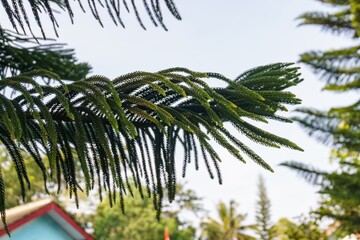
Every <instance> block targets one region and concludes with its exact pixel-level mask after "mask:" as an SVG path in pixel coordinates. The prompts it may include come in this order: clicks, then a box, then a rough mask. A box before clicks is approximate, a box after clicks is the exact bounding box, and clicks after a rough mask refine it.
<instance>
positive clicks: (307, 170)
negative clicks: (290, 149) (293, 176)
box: [280, 161, 328, 185]
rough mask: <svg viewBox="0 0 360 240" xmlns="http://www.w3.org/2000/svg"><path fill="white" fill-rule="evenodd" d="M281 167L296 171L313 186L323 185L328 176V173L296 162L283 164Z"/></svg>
mask: <svg viewBox="0 0 360 240" xmlns="http://www.w3.org/2000/svg"><path fill="white" fill-rule="evenodd" d="M280 166H285V167H287V168H290V169H291V170H293V171H296V172H297V173H298V174H299V175H300V176H301V177H303V178H304V179H305V180H306V181H307V182H309V183H310V184H313V185H323V184H324V181H325V180H326V177H327V175H328V173H326V172H324V171H320V170H318V169H315V168H313V167H311V166H308V165H306V164H303V163H299V162H294V161H288V162H283V163H281V164H280Z"/></svg>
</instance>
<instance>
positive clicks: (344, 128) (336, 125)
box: [293, 102, 360, 151]
mask: <svg viewBox="0 0 360 240" xmlns="http://www.w3.org/2000/svg"><path fill="white" fill-rule="evenodd" d="M358 106H359V102H358V103H356V104H354V105H351V106H349V107H343V108H334V109H331V110H330V111H329V112H321V111H317V110H313V109H306V108H303V109H297V112H299V113H302V114H305V116H298V117H294V118H293V120H294V121H296V122H298V123H299V124H300V125H301V126H302V127H303V128H304V129H305V130H306V131H307V132H308V134H309V135H310V136H312V137H315V138H316V139H317V140H318V141H320V142H321V143H323V144H326V145H331V146H333V147H334V148H343V147H345V148H348V149H350V150H355V151H356V149H359V147H360V140H359V139H360V128H359V126H360V115H359V111H358Z"/></svg>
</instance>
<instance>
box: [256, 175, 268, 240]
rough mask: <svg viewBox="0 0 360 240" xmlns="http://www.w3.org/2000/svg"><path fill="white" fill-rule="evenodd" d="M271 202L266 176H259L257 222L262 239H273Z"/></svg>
mask: <svg viewBox="0 0 360 240" xmlns="http://www.w3.org/2000/svg"><path fill="white" fill-rule="evenodd" d="M270 210H271V202H270V199H269V197H268V195H267V192H266V186H265V183H264V178H263V177H262V176H259V182H258V200H257V202H256V216H255V217H256V223H257V232H258V234H259V237H260V239H262V240H270V239H272V231H271V211H270Z"/></svg>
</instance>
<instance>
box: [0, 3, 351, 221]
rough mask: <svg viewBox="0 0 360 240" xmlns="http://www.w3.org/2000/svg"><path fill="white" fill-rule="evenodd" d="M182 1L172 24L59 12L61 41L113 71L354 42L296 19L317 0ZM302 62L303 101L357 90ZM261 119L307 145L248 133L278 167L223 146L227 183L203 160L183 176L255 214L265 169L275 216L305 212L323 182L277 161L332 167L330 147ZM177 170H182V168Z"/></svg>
mask: <svg viewBox="0 0 360 240" xmlns="http://www.w3.org/2000/svg"><path fill="white" fill-rule="evenodd" d="M139 2H140V1H139ZM176 2H177V6H178V8H179V10H180V13H181V15H182V18H183V20H182V21H180V22H179V21H176V20H174V19H173V18H172V17H170V16H167V17H166V18H167V19H166V21H165V22H167V26H168V28H169V31H168V32H165V31H163V30H162V29H160V28H155V27H153V26H152V24H151V22H150V21H147V17H146V15H144V19H145V23H146V26H147V28H148V30H147V31H143V30H142V29H141V28H140V26H139V25H138V24H137V22H136V20H135V17H134V16H133V15H127V16H126V17H124V18H125V23H126V27H127V28H126V29H125V30H124V29H122V28H120V27H115V26H114V25H113V24H112V22H111V21H109V17H108V16H107V14H106V11H104V12H103V21H104V22H105V28H101V27H100V26H99V25H98V24H97V22H96V21H95V20H94V19H93V18H92V17H91V16H90V12H89V14H87V15H85V14H82V13H81V12H79V11H78V12H77V13H78V14H75V25H71V24H70V20H69V18H68V16H67V14H63V15H62V16H59V17H58V21H59V24H60V26H61V27H60V30H59V34H60V38H59V42H64V43H68V44H69V47H71V48H75V50H76V53H77V56H78V58H79V59H80V60H81V61H86V62H89V63H90V64H91V65H92V66H93V73H94V74H101V75H105V76H108V77H116V76H119V75H122V74H125V73H128V72H131V71H136V70H145V71H158V70H161V69H164V68H168V67H175V66H183V67H187V68H190V69H192V70H196V71H212V72H219V73H222V74H224V75H226V76H228V77H236V76H237V75H238V74H240V73H241V72H242V71H244V70H247V69H249V68H252V67H256V66H259V65H264V64H269V63H274V62H296V61H297V60H298V59H299V54H300V53H303V52H305V51H307V50H312V49H313V50H317V49H330V48H338V47H341V46H348V45H350V44H351V41H349V40H348V39H347V38H345V37H334V36H333V35H331V34H329V33H324V32H321V31H320V29H319V28H316V27H301V28H298V27H297V24H298V21H296V20H295V18H296V17H297V16H299V15H300V14H301V13H304V12H305V11H313V10H321V9H324V8H325V6H324V5H321V4H319V3H318V2H316V1H314V0H291V1H289V0H251V1H245V0H242V1H241V0H237V1H235V0H228V1H220V0H196V1H191V0H178V1H176ZM84 4H85V1H84ZM139 5H140V4H139ZM74 6H75V5H74ZM124 15H126V13H125V14H124ZM0 19H1V23H2V25H3V27H5V26H6V24H3V22H4V19H5V17H4V14H3V12H0ZM48 32H51V29H49V31H48ZM299 66H300V67H301V68H302V69H301V72H302V74H303V78H304V79H305V81H304V82H303V83H301V84H300V85H299V86H297V87H295V88H292V89H291V91H293V92H294V93H296V94H297V95H298V97H299V98H301V99H303V104H302V106H312V107H317V108H322V109H326V108H327V107H328V106H335V105H338V104H340V105H343V104H344V105H345V104H346V103H348V102H352V99H354V96H349V95H347V96H346V97H345V96H341V95H332V94H329V93H324V92H321V87H322V86H323V84H322V83H321V82H320V81H319V80H318V78H317V76H315V75H313V74H312V72H311V71H310V69H309V68H308V67H306V66H304V65H301V64H300V65H299ZM291 114H292V113H291V112H290V113H288V115H287V116H289V115H291ZM261 127H263V128H265V129H266V130H269V131H270V132H273V133H275V134H278V135H280V136H283V137H287V138H289V139H290V140H292V141H294V142H295V143H297V144H298V145H299V146H300V147H302V148H303V149H304V150H305V151H304V152H297V151H293V150H289V149H286V148H282V149H280V150H278V149H270V148H266V147H261V146H256V144H253V143H251V142H250V141H247V143H248V144H249V146H251V147H253V146H255V147H254V149H255V150H256V152H257V153H259V154H260V155H261V156H262V157H263V158H264V159H265V160H266V161H267V162H268V163H270V164H271V165H272V166H273V168H274V169H275V173H270V172H267V171H265V170H263V169H262V168H261V167H259V166H258V165H256V164H254V163H253V162H251V160H248V164H246V165H244V164H242V163H240V162H238V161H237V160H235V159H234V158H233V157H232V156H231V155H230V154H228V153H226V151H225V150H222V149H219V152H220V156H223V162H222V163H221V165H220V167H221V170H222V175H223V182H224V183H223V185H221V186H220V185H218V183H217V181H215V180H214V181H212V180H210V178H209V177H208V175H207V171H206V169H205V167H204V166H203V167H202V168H200V171H198V172H196V171H194V170H192V169H191V167H190V166H189V168H188V170H190V171H188V172H187V177H186V179H184V180H182V181H183V182H185V181H186V182H188V184H187V186H188V187H189V188H191V189H194V190H195V191H196V192H197V193H198V195H199V196H201V197H203V198H204V203H205V207H206V208H207V209H208V210H211V211H213V210H214V208H215V204H216V203H217V202H218V201H219V200H223V201H226V202H228V201H229V200H230V199H234V200H236V201H237V202H239V204H240V207H239V211H240V212H243V213H248V222H249V223H251V222H253V221H254V219H255V218H254V216H255V202H256V200H257V180H258V176H259V174H262V175H263V176H264V178H265V183H266V186H267V190H268V195H269V197H270V200H271V203H272V209H271V210H272V217H273V221H276V220H277V219H279V218H280V217H288V218H293V217H296V216H299V215H300V214H302V213H307V212H308V211H309V210H310V209H311V208H314V207H315V206H316V203H317V200H318V195H316V190H317V189H316V188H314V187H312V186H310V185H309V184H307V183H306V182H305V181H304V180H303V179H302V178H300V177H298V176H297V175H296V173H295V172H292V171H290V170H288V169H285V168H283V167H278V166H277V165H278V164H279V163H281V162H283V161H287V160H297V161H301V162H303V163H311V164H313V165H315V166H318V167H320V168H322V167H324V168H325V167H326V168H329V164H328V160H327V159H328V155H329V149H328V148H326V147H324V146H322V145H320V144H318V143H317V142H316V141H315V140H313V139H310V138H309V137H308V136H307V135H306V134H305V133H304V131H303V130H302V129H301V128H299V127H298V126H297V125H296V124H283V123H271V124H269V125H261ZM177 156H178V157H179V162H182V155H181V153H178V155H177ZM178 169H179V170H180V169H181V168H178ZM178 174H179V177H180V171H178Z"/></svg>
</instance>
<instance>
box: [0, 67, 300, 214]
mask: <svg viewBox="0 0 360 240" xmlns="http://www.w3.org/2000/svg"><path fill="white" fill-rule="evenodd" d="M36 77H47V78H51V79H53V80H54V81H55V82H57V85H54V86H49V85H41V84H39V83H37V82H36V81H35V80H34V78H36ZM210 77H211V78H212V80H211V81H213V80H218V81H224V82H225V83H227V84H228V85H227V86H226V87H224V88H211V87H209V86H208V84H207V78H210ZM267 77H268V78H269V80H268V81H266V78H267ZM300 81H301V79H300V78H299V74H298V68H296V67H293V66H292V64H282V63H279V64H274V65H269V66H263V67H260V68H257V69H253V70H251V71H249V72H247V73H246V74H244V75H242V76H241V77H239V78H237V79H236V80H235V81H233V80H230V79H228V78H226V77H224V76H222V75H220V74H215V73H198V72H193V71H190V70H188V69H185V68H172V69H167V70H163V71H160V72H156V73H149V72H134V73H130V74H126V75H123V76H120V77H118V78H116V79H114V80H110V79H108V78H106V77H103V76H92V77H89V78H86V79H83V80H78V81H72V82H69V83H64V82H62V81H60V78H59V77H58V76H57V75H55V74H53V73H52V72H48V71H44V70H34V71H32V72H28V73H22V74H20V75H17V76H12V77H7V78H3V79H1V80H0V88H1V89H3V90H5V91H4V92H5V93H6V92H7V90H13V91H14V92H15V93H14V94H13V95H12V97H8V96H7V95H5V93H3V94H0V111H1V113H0V141H1V142H2V143H3V144H4V145H5V147H6V150H7V151H8V153H9V154H10V155H11V157H12V159H13V161H14V163H15V165H16V170H17V172H18V178H19V184H21V186H22V194H23V196H25V191H26V189H27V188H29V187H30V182H29V180H28V178H27V173H26V167H25V166H24V164H23V158H22V155H21V152H27V153H28V154H30V155H31V156H34V159H35V161H37V163H38V165H39V166H40V169H39V170H40V171H41V172H42V174H43V175H44V176H46V175H48V172H47V171H50V177H52V178H54V177H55V178H56V179H55V181H59V179H61V178H62V179H64V181H65V182H66V187H67V188H68V189H69V190H70V194H71V196H74V197H75V199H77V195H78V191H81V190H82V188H84V189H85V191H86V192H88V191H90V190H92V189H94V188H95V185H96V184H97V186H98V187H97V188H98V190H99V193H100V198H101V197H102V195H101V194H102V192H103V191H106V192H107V193H108V194H109V199H115V195H116V194H119V195H120V201H122V200H121V199H123V195H124V194H132V192H133V190H134V189H132V188H131V185H130V184H129V179H130V178H132V179H134V182H135V188H136V189H138V191H140V195H141V196H142V195H143V193H142V190H141V189H142V187H141V185H142V184H144V183H145V184H146V189H147V194H148V195H150V196H152V197H153V199H154V206H155V208H156V209H157V210H158V211H159V212H160V210H161V206H162V200H163V197H164V191H163V187H164V186H166V189H167V192H168V197H169V199H170V201H172V200H173V199H174V197H175V187H176V186H175V185H176V181H177V174H176V169H175V165H176V164H175V162H176V161H180V160H179V159H177V157H176V154H175V150H176V149H177V148H176V147H177V145H182V146H183V150H184V153H185V154H184V159H183V163H184V169H183V171H184V173H185V171H186V167H187V166H189V165H190V164H191V162H193V161H195V168H196V169H198V168H199V160H198V158H199V156H200V154H199V152H201V153H202V156H203V160H204V163H205V165H206V168H207V170H208V172H209V174H210V177H212V178H213V177H214V174H213V172H214V171H215V172H216V175H217V176H218V180H219V182H221V174H220V167H219V163H220V162H221V160H222V159H221V156H219V155H218V153H217V150H216V149H217V147H214V146H213V145H212V144H211V142H210V141H212V140H214V141H215V142H216V143H217V144H218V145H219V146H221V147H223V148H225V149H226V150H227V151H229V152H230V153H231V154H232V155H233V156H234V157H235V158H237V159H239V160H240V161H244V157H243V153H245V154H246V155H248V156H249V157H250V158H251V159H253V160H254V161H255V162H256V163H258V164H260V165H261V166H262V167H264V168H265V169H268V170H270V171H272V169H271V167H270V165H269V164H267V163H266V162H265V161H264V160H263V159H262V158H261V157H260V156H259V155H257V154H256V153H255V152H254V151H253V150H251V149H250V148H249V147H247V146H246V144H245V143H243V142H242V141H240V140H239V139H238V138H237V137H236V136H235V135H234V132H235V131H232V130H231V131H230V130H229V129H228V125H229V124H227V123H230V124H231V125H233V126H235V127H236V129H237V130H238V131H239V132H240V133H243V134H244V135H245V136H247V137H248V138H250V139H251V140H254V141H257V142H258V143H260V144H263V145H266V146H272V147H280V146H285V147H288V148H292V149H296V150H302V149H301V148H300V147H298V146H297V145H296V144H294V143H292V142H291V141H289V140H287V139H285V138H281V137H279V136H277V135H274V134H271V133H269V132H267V131H265V130H263V129H260V128H258V127H256V126H254V125H253V124H252V123H249V122H248V121H247V119H253V120H257V121H261V122H266V121H267V120H266V118H270V119H272V118H273V116H276V115H275V114H276V112H278V111H283V110H284V109H286V108H285V104H298V103H300V100H299V99H297V98H296V97H295V96H294V95H293V94H291V93H286V92H283V90H284V89H286V88H288V87H290V86H293V85H296V84H297V83H298V82H300ZM277 93H278V94H279V95H277ZM275 119H276V118H275ZM41 152H43V153H44V155H45V156H46V157H45V158H42V157H40V156H39V155H40V154H41ZM44 159H45V160H44ZM43 161H48V163H46V164H43ZM44 165H46V166H49V167H50V169H45V168H43V167H41V166H44ZM78 169H80V172H82V174H83V176H84V183H80V182H78V179H77V174H76V173H77V171H79V170H78ZM4 177H5V178H6V176H4ZM0 185H1V184H0ZM0 190H1V186H0ZM0 199H6V198H5V196H4V195H2V192H1V191H0ZM1 203H2V201H0V204H1ZM110 204H112V201H110ZM121 204H122V205H123V202H122V203H121ZM1 209H2V206H0V211H1Z"/></svg>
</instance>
